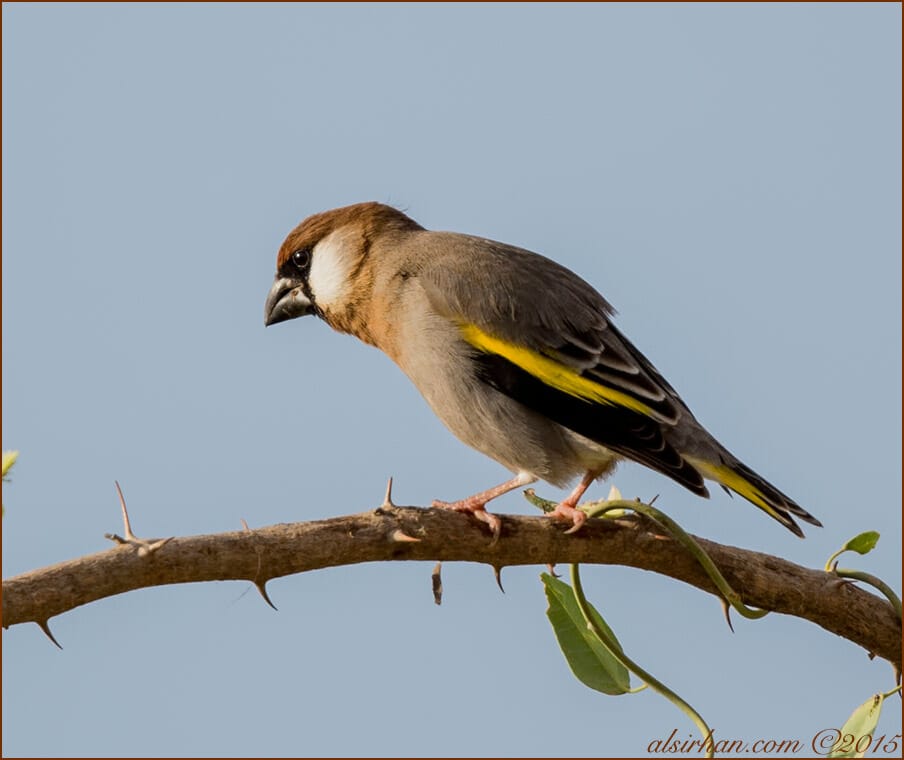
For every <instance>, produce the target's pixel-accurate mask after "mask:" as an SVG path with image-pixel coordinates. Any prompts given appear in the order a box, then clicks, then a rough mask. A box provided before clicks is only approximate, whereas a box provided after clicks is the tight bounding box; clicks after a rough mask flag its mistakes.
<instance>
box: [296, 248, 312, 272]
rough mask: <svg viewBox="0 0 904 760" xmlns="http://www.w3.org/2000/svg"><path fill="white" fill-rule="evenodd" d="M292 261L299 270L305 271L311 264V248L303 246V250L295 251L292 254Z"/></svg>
mask: <svg viewBox="0 0 904 760" xmlns="http://www.w3.org/2000/svg"><path fill="white" fill-rule="evenodd" d="M292 263H293V264H294V265H295V266H296V267H297V268H298V270H299V271H301V272H304V271H305V270H306V269H307V268H308V267H309V266H311V250H310V249H309V248H302V249H301V250H298V251H295V253H293V254H292Z"/></svg>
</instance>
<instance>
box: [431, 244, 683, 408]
mask: <svg viewBox="0 0 904 760" xmlns="http://www.w3.org/2000/svg"><path fill="white" fill-rule="evenodd" d="M426 235H428V236H432V237H434V238H435V242H437V243H440V242H441V245H438V246H436V247H434V246H432V245H431V246H428V247H429V248H431V249H433V251H435V252H436V255H433V256H430V257H429V258H428V260H427V261H425V262H424V266H423V269H422V270H421V271H420V272H419V279H420V281H421V283H422V285H423V287H424V288H425V290H426V291H427V295H428V298H429V299H430V301H431V304H432V305H433V307H434V308H435V309H437V310H438V311H439V312H440V313H442V314H443V315H445V316H447V317H449V318H451V319H458V320H462V321H466V322H470V323H473V324H475V325H477V326H478V327H480V328H481V329H482V330H484V331H486V332H488V333H491V334H492V335H494V336H495V337H498V338H501V339H502V340H506V341H508V342H511V343H515V344H517V345H521V346H525V347H527V348H530V349H532V350H533V351H536V352H538V353H540V354H543V355H544V356H546V357H549V358H551V359H553V360H555V361H557V362H559V363H561V364H562V365H564V366H565V367H568V368H570V369H571V370H573V371H576V372H578V373H579V374H581V375H582V376H584V377H586V378H587V379H590V380H593V381H595V382H598V383H600V384H602V385H604V386H607V387H609V388H612V389H614V390H617V391H619V392H621V393H624V394H627V395H628V396H631V397H632V398H635V399H637V400H638V401H640V402H642V403H643V404H645V405H646V406H648V407H649V408H651V409H653V410H654V411H655V412H656V417H657V419H658V421H659V422H661V423H664V424H666V425H669V424H674V423H675V422H677V420H678V418H679V416H681V415H682V412H683V413H685V414H687V415H689V416H690V412H689V410H688V409H687V407H686V406H685V404H684V403H683V402H682V401H681V399H680V398H679V396H678V394H677V393H676V392H675V390H674V388H672V386H671V385H669V383H668V382H667V381H666V380H665V379H664V378H663V377H662V375H660V374H659V372H658V371H657V370H656V368H655V367H654V366H653V365H652V364H651V363H650V362H649V361H648V360H647V359H646V358H645V357H644V356H643V354H641V353H640V351H638V350H637V349H636V348H635V347H634V346H633V345H632V344H631V342H630V341H629V340H628V339H627V338H626V337H625V336H624V335H622V334H621V332H620V331H619V330H618V329H617V328H616V327H615V326H614V325H613V324H612V322H611V317H612V316H613V315H614V313H615V310H614V309H613V308H612V306H611V305H610V304H609V303H608V302H607V301H606V299H605V298H603V296H601V295H600V294H599V293H598V292H597V291H596V290H595V289H594V288H593V287H592V286H591V285H590V284H588V283H587V282H586V281H584V280H583V279H581V278H580V277H579V276H578V275H576V274H575V273H574V272H572V271H570V270H569V269H566V268H565V267H563V266H561V265H560V264H557V263H556V262H554V261H551V260H550V259H547V258H546V257H544V256H540V255H539V254H536V253H532V252H531V251H526V250H524V249H522V248H516V247H514V246H509V245H506V244H504V243H497V242H495V241H492V240H485V239H482V238H475V237H471V236H467V235H459V234H456V233H437V232H432V233H426ZM440 251H442V253H440ZM475 284H479V286H478V287H476V286H475Z"/></svg>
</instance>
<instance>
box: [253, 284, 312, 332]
mask: <svg viewBox="0 0 904 760" xmlns="http://www.w3.org/2000/svg"><path fill="white" fill-rule="evenodd" d="M313 313H314V304H313V303H311V301H310V299H309V298H308V297H307V296H306V295H305V294H304V291H303V290H302V288H301V284H300V283H299V282H298V281H297V280H290V279H288V278H286V277H277V278H276V281H275V282H274V283H273V287H272V288H270V292H269V293H268V294H267V303H266V304H264V324H265V325H266V326H267V327H269V326H270V325H275V324H276V323H277V322H285V321H286V320H289V319H295V318H296V317H303V316H305V315H306V314H313Z"/></svg>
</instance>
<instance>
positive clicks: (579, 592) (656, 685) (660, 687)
mask: <svg viewBox="0 0 904 760" xmlns="http://www.w3.org/2000/svg"><path fill="white" fill-rule="evenodd" d="M578 568H579V566H578V565H572V566H571V585H572V588H573V590H574V598H575V601H576V602H577V603H578V608H579V609H580V610H581V615H583V616H584V621H585V622H586V624H587V627H588V628H589V629H590V630H591V631H593V635H594V636H596V637H597V638H598V639H599V640H600V643H601V644H602V645H603V646H604V647H606V649H607V650H609V654H611V655H612V656H613V657H614V658H615V659H616V660H618V661H619V662H620V663H621V664H622V665H624V666H625V667H626V668H627V669H628V670H630V671H631V672H632V673H633V674H634V675H635V676H637V677H638V678H639V679H640V680H641V681H643V682H644V683H645V684H647V685H648V686H649V687H650V688H651V689H653V691H655V692H657V693H659V694H661V695H662V696H664V697H665V698H666V699H667V700H669V702H671V703H672V704H673V705H675V706H676V707H677V708H678V709H679V710H681V711H682V712H683V713H684V714H685V715H687V716H688V717H689V718H690V719H691V720H692V721H693V722H694V724H695V725H696V726H697V728H698V730H699V731H700V733H701V735H702V736H703V743H704V746H705V747H706V757H713V752H714V745H713V741H712V731H711V730H710V727H709V726H707V725H706V721H705V720H703V718H702V716H701V715H700V713H698V712H697V711H696V710H695V709H694V708H693V707H691V706H690V705H689V704H688V703H687V702H685V701H684V700H683V699H682V698H681V697H679V696H678V695H677V694H676V693H675V692H674V691H672V690H671V689H670V688H669V687H668V686H666V685H665V684H664V683H662V681H660V680H658V679H657V678H655V677H654V676H652V675H651V674H650V673H648V672H647V671H646V670H644V669H643V668H642V667H640V665H638V664H637V663H636V662H634V660H632V659H631V658H630V657H628V655H626V654H625V653H624V651H623V650H622V649H621V647H619V646H618V643H617V642H615V641H612V640H611V639H610V638H609V636H608V634H607V633H606V632H605V631H604V630H602V629H601V628H600V627H599V626H598V625H597V624H596V623H595V622H594V620H593V618H592V617H591V616H590V608H589V605H588V603H587V598H586V597H585V596H584V587H583V586H582V585H581V574H580V570H579V569H578Z"/></svg>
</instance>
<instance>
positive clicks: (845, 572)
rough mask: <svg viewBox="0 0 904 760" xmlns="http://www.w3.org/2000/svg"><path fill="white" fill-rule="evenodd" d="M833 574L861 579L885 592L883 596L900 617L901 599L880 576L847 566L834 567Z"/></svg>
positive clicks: (856, 579)
mask: <svg viewBox="0 0 904 760" xmlns="http://www.w3.org/2000/svg"><path fill="white" fill-rule="evenodd" d="M834 572H835V574H836V575H838V576H840V577H842V578H850V579H851V580H855V581H863V583H868V584H869V585H870V586H872V587H873V588H876V589H878V590H879V591H881V592H882V593H883V594H885V598H886V599H888V601H889V602H891V606H892V608H893V609H894V611H895V614H897V616H898V617H899V618H900V617H901V600H900V599H899V598H898V595H897V594H896V593H895V592H894V591H892V589H891V587H890V586H889V585H888V584H887V583H885V581H883V580H882V579H881V578H877V577H876V576H875V575H873V574H872V573H866V572H863V571H862V570H852V569H850V568H847V567H836V568H835V570H834Z"/></svg>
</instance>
